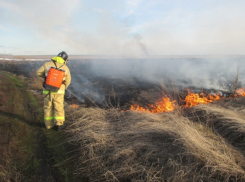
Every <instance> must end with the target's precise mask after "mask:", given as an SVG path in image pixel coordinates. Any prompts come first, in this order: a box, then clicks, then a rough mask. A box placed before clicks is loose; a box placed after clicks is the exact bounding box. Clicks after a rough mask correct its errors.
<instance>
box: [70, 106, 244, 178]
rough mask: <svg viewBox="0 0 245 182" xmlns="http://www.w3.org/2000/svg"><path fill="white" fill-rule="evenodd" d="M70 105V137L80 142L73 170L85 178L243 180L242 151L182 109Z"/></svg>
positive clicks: (71, 139) (72, 140) (73, 140)
mask: <svg viewBox="0 0 245 182" xmlns="http://www.w3.org/2000/svg"><path fill="white" fill-rule="evenodd" d="M207 107H209V106H207ZM68 110H70V111H68V113H71V114H70V116H68V118H71V121H70V124H69V126H68V130H67V132H68V133H69V135H70V136H71V137H70V138H69V141H70V142H76V143H79V144H80V152H81V155H80V161H81V165H80V168H79V169H78V170H77V172H78V173H81V174H83V175H84V174H85V175H86V177H87V178H88V180H89V181H138V180H142V181H201V180H202V181H211V180H220V181H229V180H232V181H243V180H245V171H244V169H245V158H244V155H243V153H242V152H241V151H239V150H237V149H236V148H235V147H234V146H232V145H231V144H230V143H227V141H226V140H225V139H224V138H223V137H221V136H220V135H216V134H215V133H214V132H213V131H212V128H211V127H210V126H209V125H205V124H203V123H200V122H191V121H190V120H189V119H188V118H186V117H184V116H183V115H181V114H180V112H177V111H175V112H168V113H162V114H151V113H138V112H133V111H130V112H123V113H120V112H119V111H118V110H117V109H114V108H112V109H108V110H103V109H100V108H78V109H76V110H74V109H73V108H72V107H71V106H70V107H69V108H68ZM221 132H222V131H221ZM241 132H243V131H241Z"/></svg>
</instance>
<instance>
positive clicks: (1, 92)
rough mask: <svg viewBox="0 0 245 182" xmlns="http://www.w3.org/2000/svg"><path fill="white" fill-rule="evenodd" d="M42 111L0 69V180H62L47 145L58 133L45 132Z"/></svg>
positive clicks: (16, 83)
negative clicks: (0, 155)
mask: <svg viewBox="0 0 245 182" xmlns="http://www.w3.org/2000/svg"><path fill="white" fill-rule="evenodd" d="M40 100H41V98H40ZM42 112H43V111H42V107H41V106H40V103H39V100H38V99H37V97H34V96H33V94H32V93H31V92H30V91H29V90H28V89H27V87H26V86H25V84H24V83H23V82H21V81H20V80H19V79H18V78H16V77H14V76H12V75H11V74H9V73H7V72H3V71H0V153H1V154H3V155H2V157H0V181H8V180H10V181H20V180H21V181H43V182H44V181H47V182H53V181H65V180H63V179H62V175H61V174H60V170H59V167H58V168H57V167H55V166H57V160H56V159H55V157H54V155H55V153H54V152H53V151H52V148H50V146H51V145H53V141H52V139H51V140H50V138H53V136H54V135H55V137H57V136H56V135H59V134H58V132H57V131H54V130H52V131H45V128H44V124H43V120H42V118H43V113H42ZM59 139H60V137H58V138H56V140H59ZM53 140H54V139H53Z"/></svg>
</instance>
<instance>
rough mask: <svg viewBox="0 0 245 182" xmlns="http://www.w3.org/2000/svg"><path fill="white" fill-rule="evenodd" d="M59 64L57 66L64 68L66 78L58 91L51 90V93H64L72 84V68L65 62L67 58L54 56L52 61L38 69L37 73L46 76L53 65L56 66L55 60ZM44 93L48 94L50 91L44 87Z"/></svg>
mask: <svg viewBox="0 0 245 182" xmlns="http://www.w3.org/2000/svg"><path fill="white" fill-rule="evenodd" d="M53 61H55V63H56V65H57V68H60V69H63V70H64V71H65V79H64V81H63V83H62V85H61V87H60V89H59V90H58V92H51V93H56V94H64V93H65V89H67V87H68V86H69V85H70V83H71V74H70V70H69V68H68V67H67V66H66V64H65V60H64V59H63V58H61V57H58V56H56V57H54V58H52V61H50V62H47V63H45V64H44V65H43V66H41V67H40V68H39V69H38V70H37V75H38V76H40V77H42V78H45V77H46V76H47V75H48V71H49V69H50V68H51V67H55V64H54V62H53ZM43 93H44V94H48V93H49V91H47V90H45V89H44V88H43Z"/></svg>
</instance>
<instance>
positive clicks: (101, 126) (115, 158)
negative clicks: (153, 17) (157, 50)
mask: <svg viewBox="0 0 245 182" xmlns="http://www.w3.org/2000/svg"><path fill="white" fill-rule="evenodd" d="M181 61H183V60H173V59H172V60H171V63H169V64H166V63H167V62H169V60H168V61H167V62H166V61H163V62H160V61H158V62H154V64H155V66H151V64H152V63H151V64H150V61H149V60H140V59H139V60H127V61H126V62H127V64H126V65H125V64H123V63H121V62H122V60H115V61H114V62H113V61H112V60H109V61H108V60H105V59H103V60H89V59H83V60H81V61H78V60H71V61H70V62H69V63H68V66H69V68H70V70H71V73H72V84H71V86H70V88H69V90H70V91H71V92H72V93H73V94H75V95H76V96H77V97H78V98H76V97H74V96H73V95H72V94H69V92H66V95H65V100H66V104H65V110H66V118H67V119H66V123H67V128H66V130H64V131H63V132H61V133H60V132H57V131H47V130H45V128H44V124H43V123H42V119H41V118H42V116H41V115H42V109H41V108H40V106H41V105H42V103H41V100H42V97H41V84H42V80H40V79H39V78H37V77H36V76H35V70H36V69H37V68H38V67H39V66H41V65H42V64H43V63H44V62H43V61H18V62H17V61H16V62H15V61H11V62H10V61H2V62H0V71H1V74H0V75H1V82H0V84H1V87H0V88H1V90H0V94H1V95H0V101H1V103H3V104H2V105H0V111H1V113H0V115H1V118H3V117H5V118H6V119H3V120H1V123H5V122H6V123H5V124H1V125H0V127H1V128H0V130H1V135H3V137H1V139H0V140H1V141H0V142H1V144H2V143H4V142H5V143H4V145H5V148H2V147H1V148H0V151H1V153H3V154H4V155H5V156H7V155H10V152H6V150H7V149H8V150H9V151H12V153H11V156H7V157H5V158H3V159H4V160H3V159H0V160H1V166H0V167H1V168H0V170H2V171H3V172H1V171H0V179H2V180H3V181H4V180H5V181H8V180H12V181H23V180H29V181H31V179H35V180H36V179H39V181H45V180H46V181H245V120H244V118H245V117H244V116H245V97H243V92H242V90H240V91H239V92H238V90H239V89H240V88H241V87H242V86H243V85H244V83H243V79H242V75H241V74H240V73H241V70H243V65H241V64H240V65H239V69H237V65H238V64H235V66H234V65H233V67H235V68H234V69H231V66H230V62H226V63H228V65H224V64H221V63H224V62H222V61H221V62H220V61H219V62H218V63H215V64H212V68H209V67H204V65H205V64H206V63H205V60H198V59H194V60H191V61H188V62H181ZM225 61H227V60H225ZM239 61H240V60H235V62H236V63H239ZM132 62H134V63H132ZM208 62H210V61H208ZM108 63H110V64H108ZM204 63H205V64H204ZM179 64H180V65H181V66H176V65H179ZM218 64H221V66H219V67H217V68H216V67H215V66H217V65H218ZM233 64H234V61H233ZM142 65H143V66H142ZM186 65H187V66H186ZM173 67H174V68H175V70H171V69H170V68H173ZM187 67H188V70H186V69H187ZM199 67H202V69H199ZM227 67H229V69H227ZM207 70H208V71H207ZM239 71H240V72H239ZM186 72H188V74H184V73H186ZM13 74H15V75H13ZM7 75H9V76H7ZM217 75H218V76H217ZM3 77H4V78H3ZM6 77H8V81H6V82H7V83H5V82H3V80H6ZM204 78H205V79H204ZM16 79H18V80H20V81H16ZM11 80H12V82H14V88H12V87H11V89H10V88H8V87H6V85H8V84H9V82H11ZM25 85H27V86H25ZM19 87H21V88H25V89H22V91H21V92H24V90H27V91H26V92H27V93H29V92H30V93H34V94H33V96H32V97H33V98H36V99H37V100H39V102H38V103H39V105H40V106H38V105H36V106H33V107H32V106H28V103H29V102H28V101H24V102H21V101H19V100H21V99H20V98H21V97H18V94H16V93H19V92H18V91H17V90H19V89H18V88H19ZM7 88H8V89H7ZM186 89H189V90H186ZM12 92H13V93H12ZM7 93H8V94H7ZM27 93H19V94H22V95H23V94H27ZM201 93H203V94H201ZM11 94H12V95H11ZM188 96H189V97H188ZM32 97H30V99H31V98H32ZM188 98H192V99H193V98H197V99H198V100H199V101H200V99H201V101H200V102H199V103H203V104H199V103H197V102H194V101H193V100H191V101H190V100H188ZM11 99H12V100H11ZM10 100H11V102H10ZM15 100H18V101H17V102H19V103H23V105H20V106H17V105H13V103H12V102H16V101H15ZM195 101H196V100H195ZM9 103H12V105H9V106H8V105H7V104H9ZM30 103H33V102H31V101H30ZM34 103H36V102H34ZM166 103H168V104H167V105H164V106H163V105H162V104H166ZM158 106H159V107H158ZM38 107H39V108H38ZM33 113H35V114H34V116H33ZM37 116H38V117H37ZM10 118H11V119H10ZM34 118H39V119H38V121H37V120H34ZM12 119H13V120H20V122H23V121H26V122H24V123H25V125H23V126H18V125H17V129H18V131H21V132H20V133H19V134H18V132H15V130H14V127H13V126H12V125H13V123H16V121H12ZM2 121H4V122H2ZM8 121H9V122H10V123H12V124H7V123H8ZM17 123H18V122H17ZM10 125H11V126H10ZM7 128H10V129H9V130H7ZM26 128H27V129H29V130H30V131H32V132H34V133H35V134H34V133H31V132H30V131H29V130H27V129H26ZM22 131H23V132H22ZM13 133H17V134H13ZM37 134H38V135H42V136H43V137H42V139H41V141H37V140H38V139H39V137H33V138H32V140H28V139H26V138H28V136H36V135H37ZM51 136H52V137H51ZM53 138H58V139H57V140H54V139H53ZM45 141H46V142H45ZM21 142H22V143H25V142H27V143H28V144H23V145H20V143H21ZM40 143H46V144H40ZM21 146H31V147H32V149H30V150H27V151H26V150H24V149H23V148H24V147H21ZM57 146H59V147H60V148H62V152H61V153H59V152H58V153H57V150H61V149H60V148H57ZM36 148H43V152H36V151H35V150H36ZM53 148H55V150H53ZM19 149H21V150H20V151H22V153H21V152H20V153H19V152H16V150H19ZM28 151H29V153H28ZM17 154H18V155H17ZM64 154H65V155H64ZM45 155H46V156H45ZM23 156H26V157H27V159H25V160H24V161H29V162H26V163H25V165H24V167H21V166H19V164H20V163H22V158H23ZM28 156H34V157H33V158H31V159H28ZM50 156H51V157H50ZM57 156H58V157H57ZM13 158H16V161H17V163H15V162H13V161H12V162H9V161H10V159H11V160H12V159H13ZM51 158H52V160H51ZM45 159H48V160H45ZM40 160H41V161H42V162H35V161H40ZM71 163H72V164H74V165H73V167H71V165H70V164H71ZM35 164H37V165H35ZM16 166H17V167H16ZM40 166H42V167H40ZM47 166H49V168H48V170H46V171H44V170H43V169H44V168H45V167H47ZM57 166H58V167H57ZM24 169H28V170H30V169H34V171H36V173H33V174H30V172H29V171H28V170H24ZM41 171H42V172H41ZM10 173H11V175H7V174H10ZM40 176H47V177H49V180H48V178H47V179H44V178H39V177H40ZM37 181H38V180H37Z"/></svg>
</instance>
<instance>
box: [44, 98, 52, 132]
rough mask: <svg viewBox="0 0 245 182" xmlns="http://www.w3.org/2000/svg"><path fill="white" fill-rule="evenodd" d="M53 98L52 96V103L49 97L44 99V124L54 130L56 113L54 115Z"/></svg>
mask: <svg viewBox="0 0 245 182" xmlns="http://www.w3.org/2000/svg"><path fill="white" fill-rule="evenodd" d="M52 100H53V96H52V95H51V101H50V100H49V96H46V97H45V98H44V107H43V109H44V123H45V126H46V128H47V129H50V128H53V126H54V113H53V104H52Z"/></svg>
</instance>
